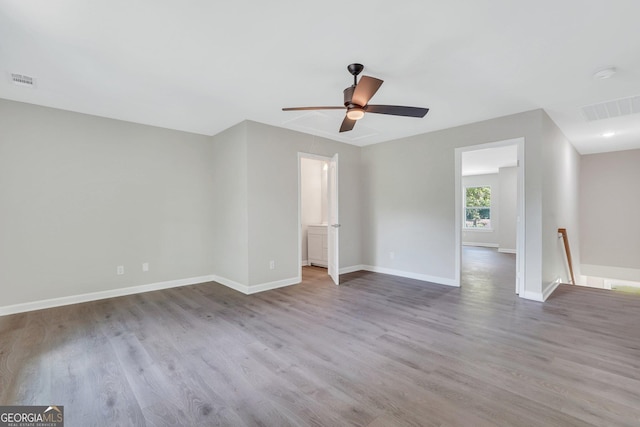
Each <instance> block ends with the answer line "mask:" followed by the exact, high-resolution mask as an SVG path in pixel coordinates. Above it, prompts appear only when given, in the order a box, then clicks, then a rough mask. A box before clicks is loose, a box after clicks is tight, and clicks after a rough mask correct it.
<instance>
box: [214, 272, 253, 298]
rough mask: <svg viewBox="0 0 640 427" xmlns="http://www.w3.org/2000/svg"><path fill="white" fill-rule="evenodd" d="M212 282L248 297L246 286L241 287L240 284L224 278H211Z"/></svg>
mask: <svg viewBox="0 0 640 427" xmlns="http://www.w3.org/2000/svg"><path fill="white" fill-rule="evenodd" d="M213 280H214V281H215V282H218V283H220V284H221V285H224V286H226V287H227V288H231V289H233V290H234V291H238V292H240V293H243V294H245V295H249V287H248V286H247V285H243V284H242V283H238V282H236V281H233V280H231V279H227V278H226V277H222V276H215V275H214V276H213Z"/></svg>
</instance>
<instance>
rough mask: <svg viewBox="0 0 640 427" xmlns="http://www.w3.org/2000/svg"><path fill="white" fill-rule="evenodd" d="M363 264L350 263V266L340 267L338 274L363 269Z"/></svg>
mask: <svg viewBox="0 0 640 427" xmlns="http://www.w3.org/2000/svg"><path fill="white" fill-rule="evenodd" d="M364 269H365V268H364V265H362V264H360V265H352V266H351V267H344V268H341V269H340V274H347V273H353V272H355V271H362V270H364Z"/></svg>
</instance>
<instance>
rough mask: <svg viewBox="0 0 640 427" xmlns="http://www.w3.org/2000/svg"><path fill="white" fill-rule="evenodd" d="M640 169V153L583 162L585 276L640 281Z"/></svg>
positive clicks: (589, 157) (599, 156)
mask: <svg viewBox="0 0 640 427" xmlns="http://www.w3.org/2000/svg"><path fill="white" fill-rule="evenodd" d="M638 165H640V150H627V151H618V152H613V153H602V154H589V155H586V156H583V157H582V168H581V174H580V206H581V208H580V236H581V240H580V244H581V246H580V255H581V258H580V259H581V261H582V266H583V271H582V273H583V274H585V275H591V276H597V277H606V278H612V279H622V280H631V281H640V220H639V218H640V197H638V190H637V187H638V183H640V167H639V166H638ZM572 249H573V248H572Z"/></svg>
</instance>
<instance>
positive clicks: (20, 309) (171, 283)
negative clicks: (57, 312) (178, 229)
mask: <svg viewBox="0 0 640 427" xmlns="http://www.w3.org/2000/svg"><path fill="white" fill-rule="evenodd" d="M212 281H216V278H215V276H213V275H208V276H198V277H190V278H188V279H178V280H168V281H166V282H157V283H150V284H147V285H139V286H131V287H128V288H118V289H110V290H108V291H98V292H90V293H86V294H80V295H71V296H68V297H60V298H51V299H45V300H39V301H32V302H25V303H21V304H13V305H6V306H4V307H0V316H7V315H9V314H17V313H24V312H27V311H34V310H42V309H45V308H54V307H62V306H65V305H71V304H81V303H83V302H90V301H98V300H101V299H106V298H116V297H122V296H126V295H133V294H140V293H143V292H151V291H159V290H162V289H169V288H177V287H180V286H188V285H196V284H199V283H206V282H212Z"/></svg>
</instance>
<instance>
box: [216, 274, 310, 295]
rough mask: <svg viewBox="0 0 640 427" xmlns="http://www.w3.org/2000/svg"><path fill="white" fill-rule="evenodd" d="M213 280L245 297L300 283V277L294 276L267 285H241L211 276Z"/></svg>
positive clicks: (224, 278)
mask: <svg viewBox="0 0 640 427" xmlns="http://www.w3.org/2000/svg"><path fill="white" fill-rule="evenodd" d="M213 280H214V281H215V282H218V283H220V284H221V285H224V286H226V287H228V288H231V289H233V290H235V291H238V292H241V293H243V294H245V295H251V294H256V293H258V292H264V291H269V290H271V289H278V288H282V287H285V286H291V285H297V284H298V283H300V282H302V277H300V276H296V277H291V278H289V279H283V280H277V281H275V282H268V283H260V284H258V285H251V286H248V285H243V284H242V283H238V282H235V281H233V280H231V279H227V278H226V277H221V276H213Z"/></svg>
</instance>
